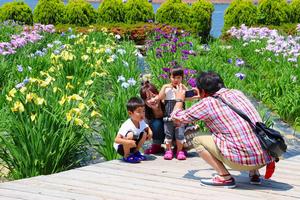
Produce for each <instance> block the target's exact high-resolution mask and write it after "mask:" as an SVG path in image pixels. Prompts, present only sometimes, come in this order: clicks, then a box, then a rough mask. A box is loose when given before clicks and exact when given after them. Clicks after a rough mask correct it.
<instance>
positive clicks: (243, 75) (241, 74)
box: [235, 72, 246, 80]
mask: <svg viewBox="0 0 300 200" xmlns="http://www.w3.org/2000/svg"><path fill="white" fill-rule="evenodd" d="M235 76H236V77H237V78H239V79H240V80H244V79H245V78H246V75H245V74H243V73H240V72H239V73H236V74H235Z"/></svg>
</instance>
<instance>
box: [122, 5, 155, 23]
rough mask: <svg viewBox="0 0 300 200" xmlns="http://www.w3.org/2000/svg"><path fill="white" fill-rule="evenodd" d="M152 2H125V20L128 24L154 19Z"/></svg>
mask: <svg viewBox="0 0 300 200" xmlns="http://www.w3.org/2000/svg"><path fill="white" fill-rule="evenodd" d="M154 18H155V14H154V11H153V7H152V4H151V3H149V2H148V0H128V2H127V3H125V21H126V23H129V24H134V23H137V22H147V21H148V20H152V21H153V20H154Z"/></svg>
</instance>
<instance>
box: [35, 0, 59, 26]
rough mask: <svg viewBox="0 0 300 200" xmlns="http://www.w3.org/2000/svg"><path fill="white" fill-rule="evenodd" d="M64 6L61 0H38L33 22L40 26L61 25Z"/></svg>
mask: <svg viewBox="0 0 300 200" xmlns="http://www.w3.org/2000/svg"><path fill="white" fill-rule="evenodd" d="M64 9H65V5H64V3H63V2H62V1H61V0H39V1H38V3H37V5H36V7H35V9H34V12H33V20H34V22H38V23H41V24H58V23H61V22H62V20H63V16H64Z"/></svg>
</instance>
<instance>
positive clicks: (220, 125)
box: [171, 88, 272, 166]
mask: <svg viewBox="0 0 300 200" xmlns="http://www.w3.org/2000/svg"><path fill="white" fill-rule="evenodd" d="M217 95H219V96H221V97H222V98H223V99H224V100H225V101H226V102H227V103H229V104H231V105H233V106H234V107H236V108H237V109H239V110H241V111H242V112H244V113H245V114H246V115H247V116H248V117H249V118H250V120H251V121H252V122H254V123H255V122H258V121H260V122H261V121H262V120H261V118H260V116H259V113H258V112H257V111H256V109H255V108H254V106H253V105H252V103H251V102H250V101H249V99H248V98H247V97H246V96H245V95H244V94H243V93H242V92H241V91H238V90H230V89H226V88H222V89H220V90H219V91H218V92H216V93H215V94H214V96H217ZM171 117H172V118H173V119H176V120H179V121H181V122H182V123H191V122H194V121H197V120H202V121H204V123H205V124H206V126H207V127H208V129H209V130H210V131H211V133H212V136H213V139H214V141H215V143H216V146H217V147H218V148H219V150H220V152H221V154H222V155H223V156H224V157H225V158H227V159H229V160H231V161H232V162H235V163H238V164H241V165H248V166H257V165H264V164H267V163H269V162H271V161H272V158H271V157H270V156H269V155H268V153H267V152H266V151H265V150H263V149H262V147H261V146H260V143H259V140H258V139H257V137H256V135H255V133H254V132H253V130H252V128H251V126H250V125H249V123H248V122H247V121H245V120H244V119H243V118H241V117H240V116H239V115H238V114H237V113H235V112H234V111H233V110H232V109H231V108H229V107H228V106H227V105H226V104H224V103H223V102H221V101H220V100H218V99H215V98H214V97H206V98H203V99H202V100H201V101H199V102H198V103H196V104H194V105H193V106H191V107H190V108H189V109H186V110H181V109H180V110H174V111H173V112H172V114H171Z"/></svg>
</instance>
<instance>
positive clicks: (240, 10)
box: [224, 0, 257, 30]
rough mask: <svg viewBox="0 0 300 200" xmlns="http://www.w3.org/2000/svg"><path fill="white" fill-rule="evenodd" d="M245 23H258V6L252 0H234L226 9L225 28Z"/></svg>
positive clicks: (248, 24)
mask: <svg viewBox="0 0 300 200" xmlns="http://www.w3.org/2000/svg"><path fill="white" fill-rule="evenodd" d="M241 24H245V25H247V26H251V25H254V24H257V7H256V6H255V5H254V4H253V3H252V1H251V0H234V1H233V2H232V3H231V4H230V5H229V7H228V8H227V9H226V11H225V16H224V29H225V30H227V29H229V28H230V27H232V26H237V27H238V26H240V25H241Z"/></svg>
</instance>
